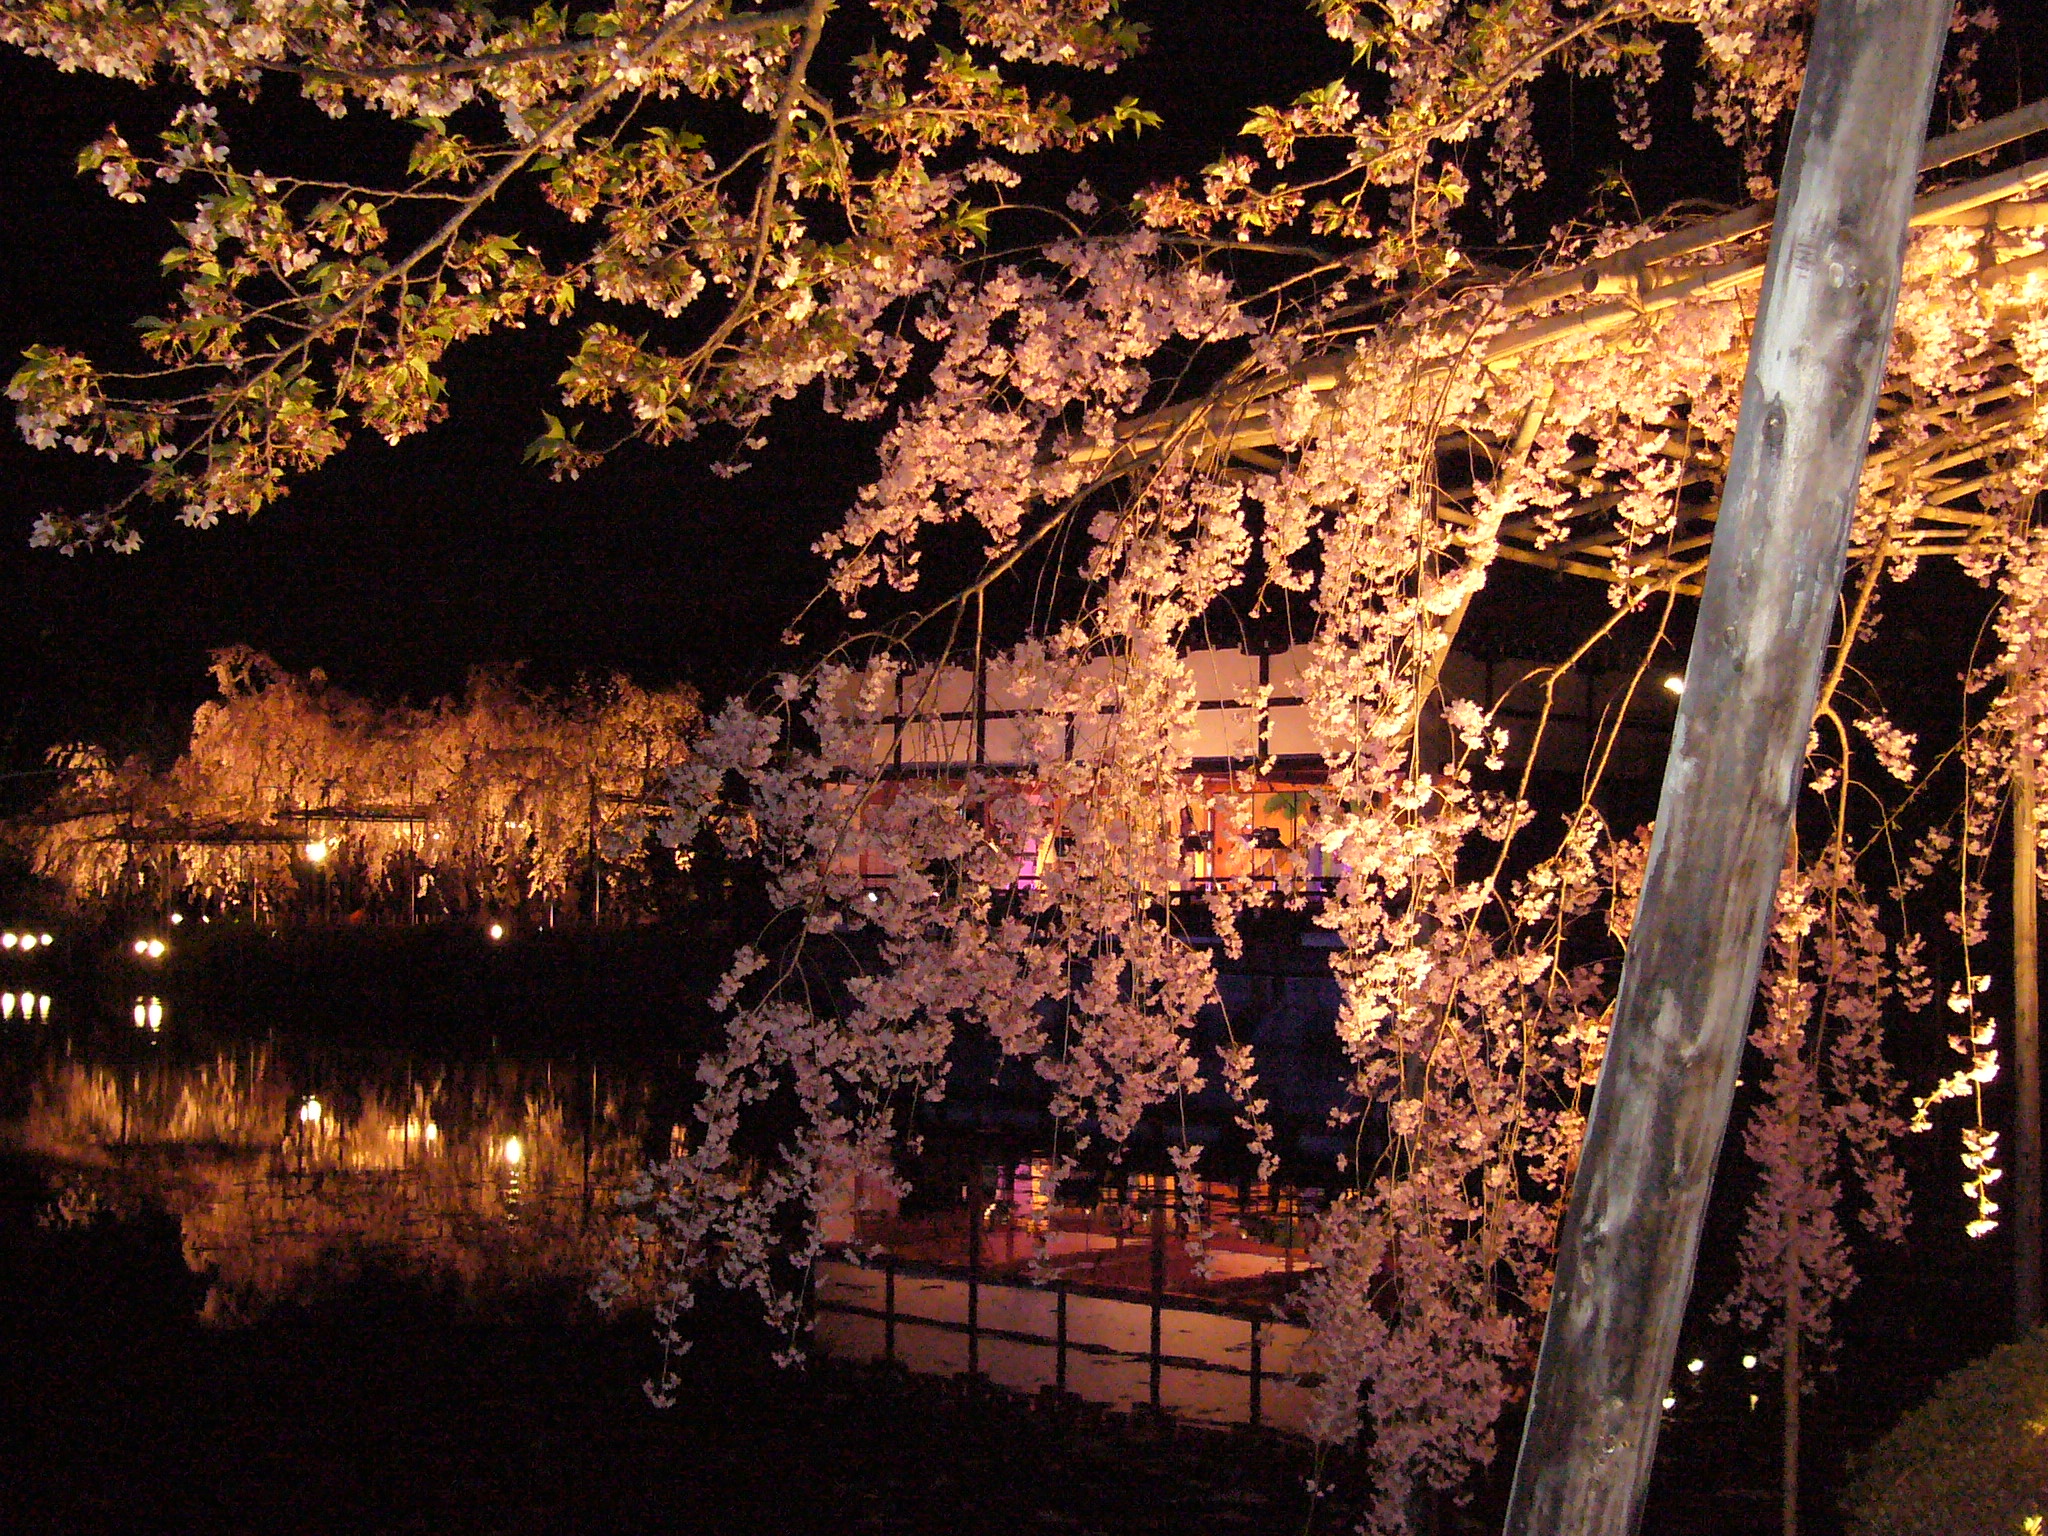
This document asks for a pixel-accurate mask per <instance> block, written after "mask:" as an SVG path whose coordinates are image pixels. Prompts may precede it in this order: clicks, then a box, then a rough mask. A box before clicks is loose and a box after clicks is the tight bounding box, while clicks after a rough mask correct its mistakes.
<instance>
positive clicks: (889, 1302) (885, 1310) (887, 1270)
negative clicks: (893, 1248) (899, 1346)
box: [882, 1253, 896, 1365]
mask: <svg viewBox="0 0 2048 1536" xmlns="http://www.w3.org/2000/svg"><path fill="white" fill-rule="evenodd" d="M882 1359H883V1360H884V1361H885V1362H886V1363H888V1364H890V1365H894V1364H895V1363H896V1255H895V1254H893V1253H892V1254H890V1255H889V1257H888V1258H887V1259H886V1260H884V1261H883V1264H882Z"/></svg>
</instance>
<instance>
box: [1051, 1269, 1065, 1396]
mask: <svg viewBox="0 0 2048 1536" xmlns="http://www.w3.org/2000/svg"><path fill="white" fill-rule="evenodd" d="M1053 1339H1054V1344H1053V1355H1052V1384H1053V1387H1054V1389H1055V1390H1056V1391H1060V1392H1064V1391H1066V1390H1067V1282H1066V1281H1064V1280H1062V1281H1061V1282H1060V1283H1059V1288H1058V1289H1057V1290H1056V1291H1054V1292H1053Z"/></svg>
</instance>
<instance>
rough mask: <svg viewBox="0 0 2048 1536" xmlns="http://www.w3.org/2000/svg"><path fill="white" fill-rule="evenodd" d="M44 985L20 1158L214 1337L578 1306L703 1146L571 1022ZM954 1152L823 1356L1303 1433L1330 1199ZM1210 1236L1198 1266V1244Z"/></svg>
mask: <svg viewBox="0 0 2048 1536" xmlns="http://www.w3.org/2000/svg"><path fill="white" fill-rule="evenodd" d="M44 984H45V985H50V986H52V987H54V989H55V990H54V991H52V992H47V993H46V992H43V991H41V990H35V991H24V990H21V989H20V987H19V986H17V988H16V990H14V991H12V992H6V993H0V1152H4V1153H6V1154H7V1155H10V1156H11V1157H13V1158H14V1159H16V1160H25V1161H26V1162H28V1163H29V1164H31V1165H33V1167H34V1168H35V1169H36V1171H37V1172H38V1174H39V1175H40V1177H41V1179H42V1181H43V1185H44V1188H45V1190H46V1196H45V1198H44V1200H43V1202H42V1204H41V1207H40V1209H39V1210H38V1213H37V1216H36V1219H37V1220H38V1221H39V1222H41V1223H42V1224H44V1225H46V1226H67V1225H85V1224H90V1223H95V1222H100V1221H104V1220H109V1219H111V1220H120V1219H123V1218H129V1217H134V1216H137V1215H140V1214H142V1213H144V1212H149V1213H158V1212H161V1213H164V1214H168V1215H169V1216H171V1217H174V1218H175V1219H176V1221H177V1223H178V1231H179V1234H180V1241H181V1243H182V1247H183V1257H184V1261H185V1264H186V1267H187V1268H188V1269H189V1270H190V1272H191V1273H192V1275H193V1276H194V1277H195V1287H197V1288H203V1300H202V1302H201V1307H200V1312H201V1317H202V1319H203V1320H204V1321H206V1322H208V1323H211V1324H214V1325H218V1326H226V1327H233V1326H237V1325H240V1324H245V1323H250V1322H254V1321H257V1320H259V1319H261V1318H263V1317H264V1316H265V1315H266V1314H269V1313H271V1312H273V1311H275V1310H276V1309H278V1308H281V1307H299V1306H307V1305H311V1304H315V1303H321V1302H326V1301H330V1300H333V1299H335V1298H337V1297H345V1296H346V1295H347V1293H348V1292H349V1290H350V1288H351V1287H352V1286H354V1285H356V1284H357V1283H358V1282H360V1281H362V1280H364V1279H366V1278H375V1279H377V1280H380V1281H383V1280H390V1279H397V1280H400V1281H403V1282H406V1283H409V1284H412V1285H417V1286H421V1287H424V1288H426V1289H428V1290H430V1291H433V1292H438V1293H443V1294H450V1295H454V1296H457V1297H460V1298H462V1299H465V1300H468V1301H474V1302H478V1303H493V1304H495V1303H498V1302H502V1301H505V1300H508V1299H511V1298H516V1297H517V1296H519V1295H521V1294H526V1295H535V1294H540V1293H543V1292H546V1293H553V1294H563V1293H570V1294H573V1293H575V1292H578V1291H581V1290H583V1289H584V1288H586V1287H587V1286H588V1284H589V1283H590V1281H591V1280H592V1279H593V1277H594V1275H595V1273H596V1270H597V1268H598V1267H599V1265H600V1264H601V1263H602V1262H603V1259H604V1256H605V1250H606V1248H607V1246H608V1245H609V1243H610V1242H611V1240H612V1238H613V1236H614V1235H615V1233H616V1232H617V1230H618V1218H617V1215H616V1198H615V1197H616V1195H617V1192H618V1191H619V1190H620V1189H621V1188H623V1187H624V1186H625V1185H626V1184H628V1183H629V1182H630V1181H631V1179H632V1177H633V1175H634V1173H635V1172H636V1171H637V1170H638V1169H639V1168H641V1167H642V1166H644V1165H645V1164H646V1163H647V1162H648V1161H649V1160H650V1159H651V1158H656V1157H660V1156H662V1155H665V1154H666V1153H667V1152H668V1151H670V1150H671V1149H673V1148H674V1147H676V1146H677V1145H679V1143H680V1140H681V1138H682V1137H683V1135H684V1134H685V1130H684V1128H683V1126H681V1125H680V1124H679V1123H678V1114H679V1113H680V1111H681V1107H682V1105H683V1102H684V1100H683V1097H682V1095H681V1093H680V1092H679V1088H680V1086H681V1085H683V1084H685V1083H687V1082H688V1080H689V1077H690V1075H691V1074H690V1070H689V1069H690V1066H691V1062H690V1061H689V1059H688V1058H687V1056H686V1055H685V1054H684V1053H682V1052H678V1051H674V1050H671V1051H668V1052H666V1053H664V1052H662V1051H659V1050H650V1049H639V1050H633V1049H629V1048H626V1047H624V1046H621V1045H618V1044H617V1043H614V1044H611V1045H608V1046H597V1045H594V1044H592V1043H590V1040H589V1039H588V1037H585V1038H584V1039H583V1040H582V1041H580V1042H578V1041H577V1039H576V1036H575V1035H574V1033H573V1031H571V1030H570V1029H569V1028H568V1027H567V1024H568V1023H569V1022H570V1021H565V1027H564V1030H563V1037H564V1038H563V1039H561V1040H556V1041H548V1040H545V1039H542V1040H536V1039H534V1038H533V1037H532V1035H531V1034H522V1035H520V1036H518V1037H516V1041H514V1042H513V1043H508V1044H506V1045H505V1046H504V1047H503V1048H501V1047H500V1044H499V1041H498V1040H497V1039H495V1038H494V1037H492V1036H491V1035H490V1034H489V1032H488V1030H485V1031H482V1032H480V1033H479V1032H477V1031H475V1030H473V1029H471V1030H469V1032H468V1033H467V1034H466V1035H465V1033H464V1032H463V1030H461V1029H456V1028H452V1027H451V1029H450V1030H449V1031H446V1032H445V1033H446V1034H448V1035H450V1036H451V1038H449V1039H448V1040H446V1041H445V1042H444V1043H443V1044H441V1045H438V1046H428V1045H422V1044H410V1045H400V1044H396V1043H394V1042H392V1040H391V1039H390V1034H391V1032H390V1031H383V1032H377V1031H373V1030H366V1029H364V1028H362V1027H360V1026H361V1024H362V1021H361V1020H355V1021H348V1020H342V1019H336V1018H333V1017H327V1018H324V1019H323V1018H321V1017H319V1016H318V1015H317V1014H314V1015H311V1016H307V1017H302V1018H301V1019H299V1020H298V1021H297V1022H295V1023H294V1024H293V1025H292V1026H291V1027H289V1028H286V1027H279V1028H272V1029H261V1028H251V1027H250V1026H249V1025H248V1024H247V1023H246V1022H245V1021H237V1020H234V1019H231V1018H227V1017H224V1016H210V1015H209V1013H208V1010H207V1007H206V1005H205V1004H203V1003H197V1002H191V1001H186V1000H181V998H180V997H179V996H178V995H176V994H175V993H174V994H172V995H168V996H167V995H165V994H164V993H159V992H137V993H135V995H133V996H132V997H129V996H127V995H126V994H125V993H122V994H114V993H110V992H108V991H106V990H105V986H104V984H102V985H101V986H100V987H99V988H98V990H95V989H94V988H93V986H92V985H90V984H89V983H84V982H81V983H80V984H79V985H77V986H76V987H75V988H67V985H66V983H65V982H64V981H63V980H61V979H55V978H53V979H52V980H50V981H48V982H46V983H44ZM309 1002H317V999H309ZM453 1022H454V1021H451V1025H452V1024H453ZM469 1022H470V1023H473V1022H474V1021H469ZM351 1025H353V1026H355V1027H351ZM413 1033H414V1032H412V1031H407V1032H406V1034H407V1036H408V1038H410V1037H411V1036H412V1035H413ZM961 1107H967V1108H971V1106H961ZM931 1140H932V1141H933V1142H934V1143H935V1144H936V1150H932V1151H928V1153H927V1157H926V1164H925V1166H924V1167H923V1168H922V1169H921V1170H920V1171H919V1178H920V1180H921V1183H922V1186H923V1187H922V1188H921V1189H920V1190H919V1192H918V1198H917V1199H916V1200H915V1201H914V1202H913V1203H912V1204H911V1205H909V1206H908V1207H907V1208H905V1207H899V1206H897V1205H896V1204H895V1202H894V1201H893V1200H892V1201H891V1202H890V1203H889V1206H888V1208H887V1209H873V1208H870V1209H868V1210H866V1211H863V1212H861V1213H860V1214H858V1215H856V1214H855V1213H854V1212H853V1211H852V1210H851V1209H848V1210H847V1211H845V1212H843V1213H837V1214H834V1215H832V1216H830V1217H828V1223H827V1225H828V1233H832V1229H833V1228H835V1227H840V1228H843V1230H841V1231H838V1232H836V1233H832V1235H835V1236H836V1237H837V1238H838V1239H840V1240H852V1241H855V1242H856V1244H857V1248H858V1249H859V1251H861V1252H862V1253H864V1254H865V1255H866V1256H867V1263H868V1267H867V1268H866V1269H864V1270H863V1269H860V1268H857V1267H855V1266H851V1265H847V1264H839V1263H835V1264H833V1265H830V1266H827V1268H828V1271H829V1273H827V1274H824V1275H822V1276H821V1277H820V1278H819V1280H818V1282H817V1287H816V1300H817V1303H818V1306H819V1314H820V1315H819V1333H818V1342H819V1344H820V1345H821V1346H822V1347H823V1348H824V1349H826V1350H827V1351H828V1352H831V1353H835V1354H839V1355H843V1356H846V1357H849V1358H855V1359H885V1358H886V1359H891V1360H894V1361H896V1362H897V1363H898V1364H901V1365H903V1366H906V1367H907V1368H909V1369H911V1370H913V1371H919V1372H928V1373H938V1374H946V1375H952V1374H958V1373H959V1372H960V1371H962V1370H966V1371H967V1372H969V1373H971V1374H975V1375H982V1376H987V1377H989V1378H991V1379H994V1380H998V1381H1001V1382H1003V1383H1004V1384H1006V1385H1011V1386H1016V1387H1020V1388H1023V1389H1026V1390H1030V1389H1033V1388H1035V1387H1037V1386H1044V1385H1058V1386H1061V1387H1064V1388H1067V1389H1069V1390H1072V1391H1074V1392H1076V1393H1078V1394H1079V1395H1081V1396H1083V1397H1090V1398H1095V1399H1098V1400H1101V1401H1104V1402H1110V1403H1116V1404H1119V1405H1123V1406H1132V1405H1136V1404H1142V1403H1148V1402H1149V1403H1150V1404H1151V1405H1153V1406H1155V1407H1163V1408H1165V1409H1166V1410H1168V1411H1170V1412H1177V1413H1180V1414H1182V1415H1184V1416H1187V1417H1193V1418H1199V1419H1206V1420H1210V1421H1220V1422H1232V1421H1235V1422H1245V1421H1247V1420H1249V1421H1250V1422H1255V1423H1256V1422H1264V1423H1269V1424H1280V1425H1285V1426H1287V1427H1295V1425H1296V1424H1297V1423H1298V1421H1299V1420H1300V1418H1301V1414H1302V1404H1303V1402H1304V1399H1303V1398H1302V1395H1301V1392H1300V1389H1299V1387H1298V1386H1297V1384H1296V1381H1295V1378H1294V1376H1293V1373H1292V1370H1291V1356H1292V1354H1293V1351H1294V1350H1295V1349H1296V1348H1298V1347H1299V1343H1300V1332H1299V1330H1298V1329H1296V1328H1292V1327H1289V1326H1282V1325H1280V1324H1278V1322H1277V1321H1276V1313H1275V1310H1274V1308H1275V1304H1276V1303H1281V1302H1284V1300H1285V1297H1286V1295H1287V1294H1288V1292H1290V1291H1291V1290H1292V1289H1293V1287H1294V1285H1295V1284H1296V1283H1297V1282H1298V1281H1299V1279H1300V1278H1301V1275H1302V1272H1303V1270H1304V1267H1305V1263H1306V1250H1307V1247H1308V1244H1309V1241H1310V1238H1311V1234H1312V1229H1313V1206H1314V1204H1315V1203H1316V1201H1315V1194H1317V1193H1319V1192H1309V1191H1303V1190H1300V1189H1298V1188H1294V1187H1292V1186H1269V1185H1266V1184H1263V1183H1253V1182H1251V1181H1250V1180H1249V1179H1247V1180H1244V1181H1242V1182H1240V1183H1236V1184H1231V1183H1228V1182H1219V1183H1215V1184H1212V1185H1206V1186H1204V1189H1203V1199H1202V1206H1201V1209H1200V1210H1199V1211H1198V1212H1195V1213H1190V1212H1188V1211H1185V1210H1183V1209H1181V1199H1180V1193H1179V1191H1178V1190H1177V1189H1176V1188H1175V1187H1174V1185H1173V1183H1172V1181H1171V1180H1169V1179H1166V1178H1163V1177H1161V1176H1159V1175H1158V1174H1153V1173H1145V1172H1138V1171H1130V1170H1126V1171H1124V1172H1122V1173H1109V1172H1108V1171H1106V1170H1098V1172H1097V1175H1096V1176H1094V1177H1092V1178H1090V1179H1087V1180H1084V1181H1081V1183H1080V1184H1079V1185H1077V1186H1074V1187H1069V1188H1064V1189H1061V1190H1054V1189H1053V1188H1052V1180H1051V1167H1052V1165H1051V1162H1050V1160H1049V1159H1047V1158H1046V1157H1045V1156H1043V1155H1042V1153H1041V1154H1038V1155H1033V1151H1032V1149H1031V1148H1030V1147H1029V1143H1028V1140H1019V1139H1018V1138H1017V1137H1015V1136H1006V1137H1005V1136H994V1135H991V1134H989V1133H987V1132H986V1131H982V1132H977V1131H972V1130H961V1129H959V1128H954V1129H953V1130H951V1131H948V1130H946V1129H944V1128H937V1127H935V1128H934V1135H933V1136H932V1138H931ZM1204 1225H1206V1227H1207V1232H1206V1234H1205V1236H1206V1255H1205V1256H1204V1257H1202V1258H1201V1260H1200V1262H1197V1260H1196V1259H1195V1257H1194V1256H1193V1255H1192V1254H1191V1252H1190V1249H1189V1247H1188V1245H1187V1244H1186V1243H1185V1242H1184V1241H1182V1238H1183V1237H1184V1236H1185V1235H1187V1234H1189V1233H1190V1232H1191V1231H1192V1230H1193V1229H1195V1228H1197V1227H1200V1226H1204ZM877 1265H886V1266H887V1269H886V1274H885V1272H884V1270H883V1269H881V1268H877V1267H876V1266H877ZM899 1269H900V1270H901V1271H902V1272H903V1275H904V1281H905V1284H904V1287H903V1289H902V1290H901V1292H900V1293H899V1291H898V1289H897V1287H896V1280H895V1277H896V1275H897V1273H898V1271H899ZM913 1275H916V1276H918V1277H919V1278H916V1279H912V1278H911V1277H912V1276H913ZM871 1293H872V1294H871ZM956 1293H957V1294H956ZM899 1302H900V1305H899ZM984 1311H985V1312H986V1317H984ZM956 1312H957V1313H958V1314H959V1315H958V1316H955V1315H954V1313H956ZM1041 1313H1042V1314H1043V1316H1040V1314H1041ZM1012 1314H1014V1315H1012ZM1069 1319H1071V1323H1072V1328H1071V1330H1070V1329H1069V1326H1068V1322H1069ZM1041 1325H1042V1326H1041ZM1098 1334H1099V1335H1100V1337H1097V1335H1098ZM956 1356H957V1357H958V1358H956Z"/></svg>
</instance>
